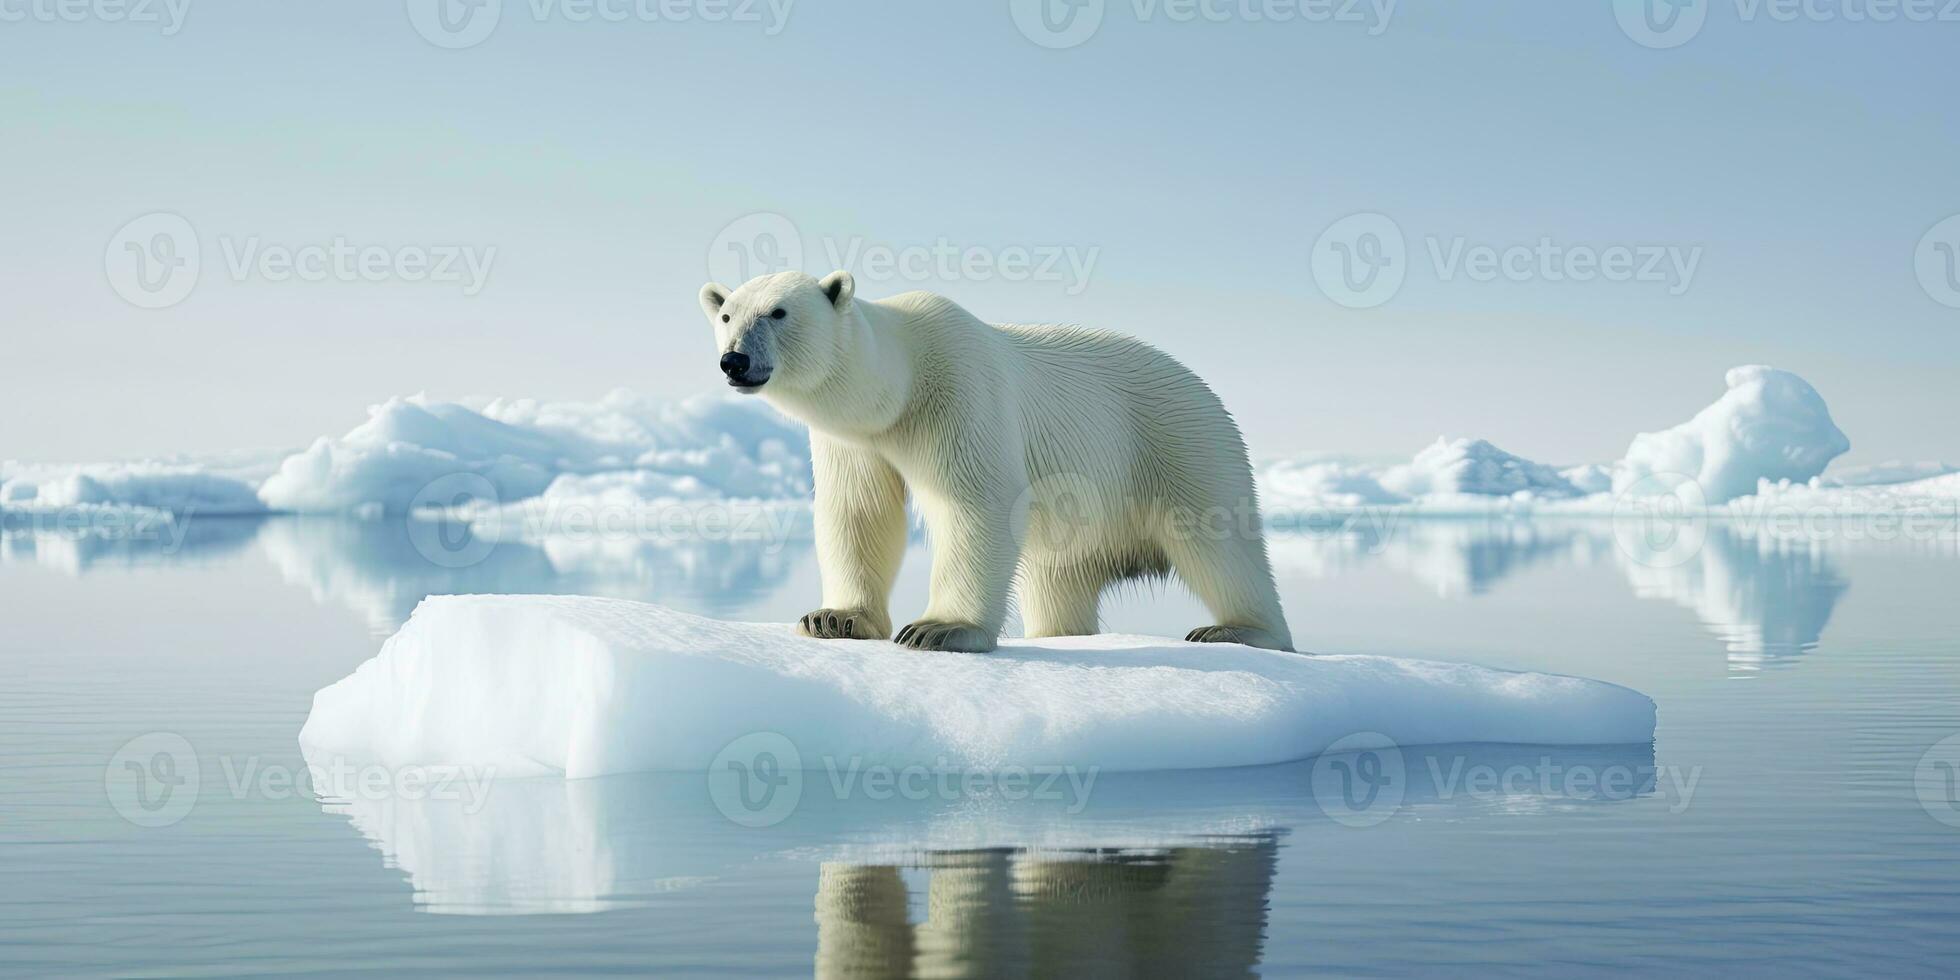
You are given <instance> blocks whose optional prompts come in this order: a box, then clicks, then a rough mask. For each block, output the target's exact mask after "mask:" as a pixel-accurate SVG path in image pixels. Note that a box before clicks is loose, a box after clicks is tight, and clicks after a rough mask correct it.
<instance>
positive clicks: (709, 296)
mask: <svg viewBox="0 0 1960 980" xmlns="http://www.w3.org/2000/svg"><path fill="white" fill-rule="evenodd" d="M726 302H728V287H727V286H724V285H722V284H721V283H718V282H711V283H709V284H707V285H705V286H702V287H701V308H702V309H703V310H706V311H708V315H709V316H714V315H715V314H717V313H720V312H721V304H723V303H726Z"/></svg>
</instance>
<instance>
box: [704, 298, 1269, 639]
mask: <svg viewBox="0 0 1960 980" xmlns="http://www.w3.org/2000/svg"><path fill="white" fill-rule="evenodd" d="M855 288H856V287H855V284H854V283H853V281H852V279H851V275H850V273H848V272H833V273H831V274H830V275H828V276H825V277H824V278H823V279H821V280H818V279H815V278H812V277H810V276H808V275H805V274H803V273H800V272H778V273H774V274H771V275H766V276H762V277H759V278H756V279H752V280H750V281H749V282H747V283H744V284H743V285H742V286H740V287H739V288H736V289H733V290H731V289H729V288H728V287H726V286H722V285H720V284H718V283H709V284H708V285H706V286H703V287H702V288H701V306H702V309H703V310H705V311H706V312H707V314H708V317H709V320H710V322H711V323H712V324H713V325H714V328H715V342H716V351H717V354H718V356H719V357H720V366H721V370H722V373H723V374H724V375H726V376H727V383H728V384H729V385H730V386H731V387H733V388H734V389H735V390H737V391H739V392H743V393H745V394H760V395H761V396H762V398H763V399H764V400H766V401H768V402H769V403H770V404H771V405H773V406H774V407H775V408H776V409H778V410H779V411H781V412H783V413H784V414H786V415H788V416H790V417H792V418H795V419H798V420H801V421H802V422H804V423H805V424H807V425H808V426H809V427H810V454H811V457H812V466H813V468H814V471H815V476H816V495H817V500H816V544H817V563H818V565H819V568H820V572H821V575H822V580H823V608H821V609H818V610H816V611H815V612H812V613H810V614H809V615H806V616H804V617H803V618H802V621H801V622H800V623H799V624H798V629H799V630H800V631H801V632H803V633H804V634H806V635H809V636H815V637H820V638H862V639H872V638H875V639H883V638H885V637H888V636H890V635H891V629H892V621H891V615H890V612H889V610H888V608H887V607H888V604H889V599H890V595H891V590H892V584H893V581H894V580H895V579H896V578H897V576H898V567H899V562H900V560H901V559H902V558H903V557H904V553H905V541H906V523H907V522H906V515H905V497H906V493H907V491H908V490H909V491H910V492H911V493H912V495H913V496H914V497H915V498H916V500H917V502H918V508H919V512H920V514H921V516H922V517H923V518H924V521H925V525H926V531H927V533H928V536H929V538H930V541H931V545H932V552H933V559H932V577H931V596H930V598H929V600H928V602H927V606H926V610H925V614H924V615H923V616H922V617H920V618H919V619H918V620H917V621H916V622H913V623H912V624H910V625H908V626H906V627H905V628H903V629H901V630H900V631H899V633H898V637H897V639H898V642H899V643H901V644H904V645H905V646H908V647H913V648H916V649H924V650H958V651H967V652H985V651H989V650H992V649H994V647H995V645H996V643H997V641H998V639H999V637H1000V632H1001V628H1002V626H1003V625H1004V624H1005V622H1006V620H1007V614H1008V597H1009V594H1010V592H1015V593H1017V594H1018V596H1019V599H1020V611H1021V618H1022V623H1023V626H1024V627H1025V632H1026V634H1027V635H1028V636H1030V637H1043V636H1074V635H1082V634H1089V633H1094V632H1096V630H1097V605H1098V602H1099V600H1100V597H1101V595H1102V593H1103V590H1104V589H1106V588H1107V587H1109V586H1110V585H1111V584H1113V583H1116V582H1119V581H1122V580H1125V579H1130V578H1139V577H1151V576H1163V575H1166V574H1168V573H1175V574H1176V575H1177V577H1178V578H1179V579H1181V580H1182V581H1183V582H1184V584H1185V585H1186V586H1188V587H1189V588H1190V589H1191V590H1192V591H1193V592H1195V593H1196V594H1197V596H1198V598H1199V599H1201V600H1203V602H1204V604H1205V606H1206V607H1207V608H1208V609H1209V610H1210V612H1211V615H1212V616H1213V617H1214V618H1215V620H1216V622H1215V623H1214V624H1212V625H1207V626H1201V627H1199V628H1197V629H1194V630H1192V631H1191V633H1190V634H1189V635H1188V636H1187V637H1186V639H1188V640H1194V641H1206V642H1228V643H1245V644H1250V645H1253V646H1260V647H1268V648H1271V649H1276V650H1290V649H1292V636H1291V634H1290V633H1289V632H1288V631H1287V628H1286V620H1285V618H1284V616H1283V615H1282V613H1281V611H1280V604H1279V595H1278V593H1277V591H1276V590H1275V589H1274V587H1273V574H1272V568H1271V566H1270V565H1268V564H1267V560H1266V545H1265V541H1264V540H1263V539H1262V538H1261V536H1260V529H1259V514H1258V509H1257V503H1256V501H1255V499H1254V496H1253V485H1252V469H1251V466H1250V464H1249V463H1248V462H1247V459H1246V452H1245V443H1244V441H1243V440H1242V439H1240V437H1239V431H1238V427H1237V425H1235V424H1234V423H1233V421H1232V417H1231V416H1230V415H1228V414H1227V413H1226V411H1225V407H1224V406H1223V405H1222V404H1221V403H1220V402H1219V400H1218V397H1217V396H1216V395H1214V394H1213V393H1212V391H1211V389H1210V388H1208V387H1206V386H1205V383H1204V382H1203V381H1201V380H1199V379H1198V377H1197V376H1196V375H1194V374H1192V373H1191V372H1190V371H1189V370H1187V369H1186V368H1185V367H1184V366H1183V365H1182V364H1179V363H1178V362H1177V361H1175V360H1173V359H1172V358H1171V357H1170V356H1169V355H1167V354H1164V353H1163V352H1161V351H1159V350H1157V349H1155V348H1153V347H1150V346H1149V345H1147V344H1144V343H1142V342H1141V341H1138V340H1135V339H1133V338H1130V337H1126V336H1123V335H1121V334H1116V333H1110V332H1106V331H1101V330H1090V329H1084V328H1081V327H1059V326H1021V325H1002V326H993V325H989V324H986V323H983V322H981V321H980V320H979V319H977V318H975V317H974V316H973V315H972V314H971V313H968V312H967V311H966V310H964V309H962V308H960V307H959V306H957V305H955V304H954V303H953V302H952V301H950V300H948V299H945V298H944V297H941V296H936V295H933V294H931V293H926V292H910V293H905V294H902V295H899V296H894V297H892V298H890V299H886V300H862V299H858V298H857V297H856V296H855ZM1017 572H1018V579H1019V581H1018V587H1017V583H1016V578H1017Z"/></svg>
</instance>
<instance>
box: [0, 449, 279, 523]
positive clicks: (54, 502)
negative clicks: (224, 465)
mask: <svg viewBox="0 0 1960 980" xmlns="http://www.w3.org/2000/svg"><path fill="white" fill-rule="evenodd" d="M114 509H124V510H134V511H156V512H163V513H169V514H202V515H204V516H207V517H217V516H238V515H244V514H263V513H265V509H266V508H265V504H263V503H261V502H260V501H259V497H258V492H257V485H256V483H255V482H254V481H253V480H252V479H250V478H249V477H243V476H239V475H236V474H233V473H227V472H223V471H222V470H221V469H218V468H214V467H212V466H209V465H202V464H196V463H184V462H162V461H137V462H129V463H95V464H87V465H76V466H32V467H30V466H22V465H19V464H13V465H10V466H8V467H7V468H6V470H5V471H0V510H5V511H13V512H18V513H24V514H37V513H39V514H45V513H52V512H56V511H65V512H69V513H76V514H87V513H91V512H101V511H105V510H114Z"/></svg>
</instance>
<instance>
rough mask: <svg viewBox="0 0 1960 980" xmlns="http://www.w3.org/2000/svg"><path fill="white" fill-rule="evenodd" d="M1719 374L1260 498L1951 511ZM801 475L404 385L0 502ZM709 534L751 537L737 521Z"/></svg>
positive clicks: (607, 504) (714, 485) (784, 446)
mask: <svg viewBox="0 0 1960 980" xmlns="http://www.w3.org/2000/svg"><path fill="white" fill-rule="evenodd" d="M1726 382H1727V389H1726V390H1725V391H1724V392H1723V393H1722V395H1721V397H1719V398H1718V399H1716V401H1715V402H1714V403H1712V404H1710V405H1709V406H1708V407H1707V408H1704V409H1702V410H1701V411H1700V412H1698V413H1696V414H1695V416H1694V417H1693V418H1691V419H1689V420H1687V421H1685V422H1683V423H1681V424H1679V425H1676V426H1673V427H1671V428H1666V429H1661V430H1658V431H1655V432H1647V433H1642V434H1640V435H1637V436H1635V437H1634V438H1633V440H1632V441H1631V443H1630V445H1629V446H1628V448H1627V451H1626V454H1625V455H1624V456H1623V457H1622V458H1620V459H1618V460H1615V461H1611V462H1604V463H1588V464H1581V465H1576V466H1565V467H1559V466H1553V465H1549V464H1546V463H1542V462H1538V461H1534V460H1531V459H1528V458H1526V457H1523V456H1519V455H1517V454H1515V453H1511V452H1508V451H1506V450H1504V449H1501V448H1499V447H1497V446H1495V445H1493V444H1491V443H1490V442H1488V441H1486V440H1483V439H1469V438H1440V439H1438V440H1437V441H1436V442H1435V443H1433V444H1432V445H1430V446H1428V447H1427V448H1425V449H1423V450H1422V451H1421V452H1418V453H1417V454H1415V456H1414V457H1413V458H1411V459H1409V460H1407V461H1406V462H1396V463H1383V462H1363V461H1356V460H1347V459H1335V458H1327V457H1308V458H1299V459H1284V460H1279V461H1276V462H1272V463H1269V464H1267V465H1264V466H1262V467H1260V468H1259V470H1258V473H1257V477H1258V483H1259V487H1260V498H1261V501H1262V503H1263V504H1264V505H1265V508H1266V510H1267V511H1268V513H1269V514H1278V515H1282V516H1285V515H1289V514H1314V513H1326V512H1342V511H1355V510H1359V509H1363V508H1367V509H1379V508H1391V509H1397V510H1406V511H1411V512H1420V513H1430V514H1487V513H1494V512H1518V511H1540V512H1547V513H1561V514H1604V513H1611V512H1612V511H1613V510H1614V507H1615V505H1616V504H1618V503H1620V502H1623V501H1626V500H1629V499H1638V498H1645V497H1655V498H1660V497H1678V498H1679V499H1680V500H1681V502H1682V503H1683V505H1684V506H1687V507H1690V508H1691V509H1700V510H1710V511H1720V510H1727V511H1731V512H1733V511H1737V510H1747V509H1750V508H1758V507H1761V506H1764V505H1767V504H1788V503H1794V502H1799V501H1800V502H1802V503H1803V504H1804V505H1805V506H1814V507H1815V506H1822V507H1832V508H1835V509H1837V510H1838V511H1840V512H1845V511H1846V509H1847V508H1853V509H1855V508H1873V509H1880V510H1889V509H1894V508H1897V507H1899V506H1902V505H1908V504H1909V505H1915V506H1918V505H1924V503H1925V502H1927V501H1932V502H1934V503H1936V504H1940V505H1945V506H1948V507H1952V506H1954V505H1957V504H1960V493H1956V489H1955V481H1953V480H1951V479H1948V477H1950V476H1952V475H1953V474H1954V469H1953V467H1950V466H1947V465H1945V464H1942V463H1896V462H1895V463H1885V464H1879V465H1877V466H1865V467H1858V468H1855V469H1846V470H1843V471H1841V472H1839V473H1836V474H1827V473H1826V472H1825V467H1826V466H1827V465H1828V464H1829V463H1830V462H1831V461H1832V460H1833V459H1835V458H1837V457H1838V456H1839V455H1841V454H1843V453H1844V452H1845V451H1846V450H1848V449H1849V448H1850V441H1849V440H1848V439H1847V438H1846V437H1845V435H1844V433H1843V432H1841V431H1839V430H1838V428H1837V426H1836V425H1835V424H1834V423H1833V422H1832V421H1831V416H1830V411H1829V409H1828V408H1827V407H1826V406H1825V404H1824V400H1823V398H1822V397H1821V396H1819V395H1818V393H1817V391H1816V390H1815V389H1814V388H1812V387H1811V386H1810V385H1809V384H1808V383H1807V382H1805V381H1804V380H1803V379H1802V378H1800V377H1798V376H1796V375H1795V374H1792V373H1790V372H1788V371H1780V370H1777V369H1775V368H1770V367H1764V366H1761V365H1748V366H1744V367H1738V368H1734V369H1732V370H1730V371H1729V372H1728V374H1727V377H1726ZM812 485H813V482H812V478H811V472H810V461H809V437H808V433H807V432H806V431H805V430H804V429H803V427H802V426H800V425H798V424H796V423H794V422H791V421H789V420H788V419H786V418H784V417H782V416H781V415H779V414H777V413H776V412H774V411H773V410H771V409H770V408H769V407H768V406H766V405H765V404H763V403H761V402H759V401H757V400H754V399H737V398H734V397H732V396H700V397H695V398H689V399H685V400H682V401H678V402H669V401H662V400H658V399H654V398H650V397H647V396H641V395H634V394H631V393H628V392H624V391H620V392H614V393H613V394H611V395H609V396H607V397H606V398H604V399H601V400H599V401H596V402H546V401H538V400H533V399H491V400H464V401H455V402H445V401H436V400H432V399H429V398H427V397H424V396H419V395H418V396H415V397H411V398H396V399H391V400H390V401H388V402H386V403H384V404H381V405H378V406H375V407H373V408H372V409H370V410H369V417H368V419H367V421H366V422H363V423H362V424H360V425H359V426H356V427H355V428H354V429H353V430H351V431H349V432H348V433H347V434H345V435H343V436H340V437H338V438H322V439H319V440H317V441H315V442H314V443H313V445H311V446H309V447H307V448H306V449H304V450H302V451H300V452H296V453H290V454H283V455H279V456H268V455H265V454H260V455H257V456H250V457H247V456H237V457H232V458H227V459H221V460H171V461H158V462H134V463H121V464H90V465H70V466H52V465H28V464H20V463H5V464H0V512H6V513H8V514H37V513H40V514H45V513H52V512H57V511H60V512H77V511H79V512H86V513H100V512H104V511H110V510H115V509H119V508H120V509H125V510H145V511H153V512H158V513H163V514H196V515H205V516H209V515H218V514H252V513H305V514H355V515H365V516H373V515H379V514H391V515H398V514H405V513H410V512H430V511H440V512H444V513H447V514H449V515H450V516H452V517H463V518H465V519H469V520H471V521H473V522H477V523H482V524H486V525H488V526H489V527H490V528H491V531H490V532H489V533H492V534H494V535H497V536H500V537H512V536H540V535H543V534H550V533H555V532H558V531H560V530H563V529H565V527H566V526H567V525H572V524H580V525H581V526H590V525H591V523H592V522H593V521H594V520H595V515H602V514H603V515H608V516H609V517H610V518H611V519H613V520H614V521H619V520H621V519H622V518H623V517H626V516H631V517H632V520H631V521H629V522H628V523H627V524H626V525H625V526H620V527H614V528H596V530H600V531H604V530H620V531H630V532H633V533H635V534H637V535H639V536H642V537H645V536H649V535H655V536H657V535H663V534H664V535H667V536H675V537H679V536H686V535H689V534H696V533H700V532H702V530H703V529H702V528H700V527H699V526H697V524H696V522H695V520H694V516H693V515H694V514H695V512H697V511H699V510H701V509H702V508H701V505H702V504H703V503H707V502H714V503H716V504H728V505H732V506H730V507H721V508H717V509H716V513H715V515H714V519H715V520H717V521H723V522H729V523H733V524H737V525H744V526H748V527H751V528H752V527H754V526H758V525H759V522H760V520H761V518H763V517H768V516H769V515H770V514H775V515H776V516H777V517H780V515H781V514H782V513H785V512H788V511H798V512H802V511H807V508H808V504H809V500H810V498H811V493H812ZM724 511H727V512H728V513H724ZM744 513H746V516H744ZM731 514H732V515H733V516H732V517H731V516H730V515H731ZM771 519H772V520H774V519H776V518H771ZM805 524H807V521H805ZM707 530H708V531H709V532H710V533H716V532H721V531H722V530H723V529H721V528H709V529H707ZM725 533H728V534H731V535H733V536H737V537H739V536H741V535H742V534H744V533H747V532H745V531H744V530H743V528H742V527H740V526H737V527H733V528H729V529H727V530H726V532H725Z"/></svg>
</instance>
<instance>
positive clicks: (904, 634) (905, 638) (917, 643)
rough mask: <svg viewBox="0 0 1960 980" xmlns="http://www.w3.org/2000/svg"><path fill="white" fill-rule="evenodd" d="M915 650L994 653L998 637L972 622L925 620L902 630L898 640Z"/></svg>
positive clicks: (897, 641)
mask: <svg viewBox="0 0 1960 980" xmlns="http://www.w3.org/2000/svg"><path fill="white" fill-rule="evenodd" d="M894 642H896V643H898V644H899V645H900V646H907V647H911V648H912V649H914V650H950V651H952V652H954V653H991V652H992V651H993V649H994V646H995V644H996V642H997V638H996V637H995V636H994V634H992V633H989V632H987V631H986V630H983V629H981V628H980V627H978V626H975V625H973V624H972V623H957V622H953V621H951V620H944V619H921V620H919V621H918V622H916V623H912V624H910V625H908V626H906V627H905V628H904V629H902V630H899V631H898V638H897V639H896V640H895V641H894Z"/></svg>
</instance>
